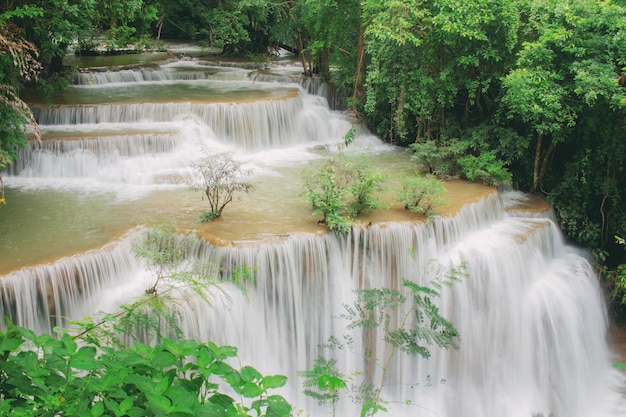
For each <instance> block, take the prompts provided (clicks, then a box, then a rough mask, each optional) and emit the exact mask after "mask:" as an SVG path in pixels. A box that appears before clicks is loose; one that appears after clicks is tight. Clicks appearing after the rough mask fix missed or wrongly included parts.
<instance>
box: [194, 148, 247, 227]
mask: <svg viewBox="0 0 626 417" xmlns="http://www.w3.org/2000/svg"><path fill="white" fill-rule="evenodd" d="M191 167H192V168H193V169H194V171H195V173H196V174H198V175H196V176H195V178H194V179H193V181H192V183H191V184H190V185H191V188H192V189H194V190H195V191H199V190H201V191H203V192H204V194H205V195H206V197H207V200H208V201H209V206H210V210H209V211H204V212H203V213H202V214H201V216H200V221H202V222H208V221H211V220H214V219H216V218H218V217H220V216H221V215H222V211H223V210H224V207H226V205H227V204H229V203H230V202H232V201H233V194H234V193H236V192H241V191H243V192H245V193H247V192H249V191H250V190H251V189H252V187H253V184H252V183H251V182H248V178H249V177H250V175H252V170H251V169H246V168H244V167H243V163H242V162H239V161H235V160H234V159H233V156H232V155H231V154H229V153H218V154H213V155H208V156H206V157H204V158H202V159H200V160H198V161H195V162H193V163H192V164H191Z"/></svg>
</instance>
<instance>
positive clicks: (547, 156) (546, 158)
mask: <svg viewBox="0 0 626 417" xmlns="http://www.w3.org/2000/svg"><path fill="white" fill-rule="evenodd" d="M553 152H554V143H553V142H550V145H548V149H547V150H546V153H545V155H544V156H543V161H542V162H541V169H540V170H539V182H538V183H537V188H540V187H541V182H542V181H543V177H544V176H545V174H546V169H548V163H549V162H550V159H551V158H552V153H553Z"/></svg>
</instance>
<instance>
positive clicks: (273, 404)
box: [0, 325, 291, 417]
mask: <svg viewBox="0 0 626 417" xmlns="http://www.w3.org/2000/svg"><path fill="white" fill-rule="evenodd" d="M99 342H100V341H99V340H97V339H96V340H92V342H91V343H81V344H80V345H79V343H77V342H76V340H74V338H73V337H72V336H70V335H69V334H67V333H65V334H63V335H62V336H61V338H60V340H57V339H55V338H53V337H52V336H50V335H48V334H42V335H39V336H38V335H35V333H33V332H32V331H30V330H27V329H24V328H21V327H17V326H13V325H9V327H8V329H7V331H5V332H1V333H0V358H2V360H1V361H0V415H6V416H8V415H11V416H24V417H25V416H47V415H49V416H57V415H68V416H92V417H100V416H130V417H143V416H165V415H167V416H207V417H209V416H224V417H231V416H232V417H235V416H242V415H243V416H248V415H254V416H267V417H283V416H290V415H291V405H290V404H289V403H288V402H287V401H286V400H285V399H284V398H283V397H282V396H280V395H269V391H270V390H272V389H275V388H279V387H282V386H284V385H285V384H286V382H287V378H286V377H284V376H282V375H269V376H263V375H261V374H260V373H259V372H258V371H257V370H256V369H254V368H253V367H250V366H243V367H241V368H240V369H237V368H235V367H233V366H232V365H230V364H229V361H231V360H233V359H236V357H237V349H236V348H235V347H232V346H218V345H216V344H215V343H213V342H208V343H198V342H195V341H193V340H182V341H180V342H174V341H172V340H170V339H164V340H163V341H162V342H161V343H159V344H157V345H155V346H148V345H144V344H142V343H138V342H136V343H135V344H134V346H132V347H122V348H111V347H108V346H106V345H103V344H101V343H99ZM235 362H236V363H238V362H239V361H238V360H235ZM224 386H225V387H228V390H226V389H224V388H222V387H224ZM230 390H232V392H233V393H235V394H236V397H234V396H232V394H230Z"/></svg>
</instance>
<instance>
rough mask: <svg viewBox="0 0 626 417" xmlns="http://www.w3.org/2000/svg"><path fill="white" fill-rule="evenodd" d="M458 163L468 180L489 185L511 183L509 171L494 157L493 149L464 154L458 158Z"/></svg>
mask: <svg viewBox="0 0 626 417" xmlns="http://www.w3.org/2000/svg"><path fill="white" fill-rule="evenodd" d="M459 165H460V166H461V172H462V173H463V176H464V177H465V178H467V179H468V180H470V181H474V182H480V183H483V184H486V185H491V186H501V185H505V184H510V183H511V173H510V172H509V171H508V170H507V169H506V168H505V167H504V165H503V163H502V161H499V160H498V159H497V158H496V154H495V152H494V151H489V152H483V153H481V154H480V155H478V156H474V155H467V156H464V157H462V158H459Z"/></svg>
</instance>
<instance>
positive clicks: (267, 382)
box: [261, 375, 287, 390]
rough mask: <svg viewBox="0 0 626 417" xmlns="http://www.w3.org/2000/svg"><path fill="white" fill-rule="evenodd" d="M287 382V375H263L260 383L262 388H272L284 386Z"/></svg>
mask: <svg viewBox="0 0 626 417" xmlns="http://www.w3.org/2000/svg"><path fill="white" fill-rule="evenodd" d="M286 384H287V377H286V376H284V375H267V376H264V377H263V380H262V381H261V385H262V386H263V388H265V389H266V390H267V389H273V388H280V387H284V386H285V385H286Z"/></svg>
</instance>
